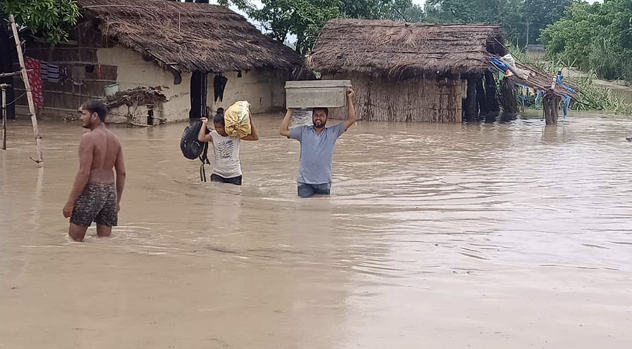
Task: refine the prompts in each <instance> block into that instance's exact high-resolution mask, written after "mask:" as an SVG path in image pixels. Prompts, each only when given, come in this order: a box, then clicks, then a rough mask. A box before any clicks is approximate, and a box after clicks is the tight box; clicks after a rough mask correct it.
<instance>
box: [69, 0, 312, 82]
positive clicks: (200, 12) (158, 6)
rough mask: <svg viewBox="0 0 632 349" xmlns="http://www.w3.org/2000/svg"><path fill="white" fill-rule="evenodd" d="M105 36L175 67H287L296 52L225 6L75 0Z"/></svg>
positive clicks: (189, 69)
mask: <svg viewBox="0 0 632 349" xmlns="http://www.w3.org/2000/svg"><path fill="white" fill-rule="evenodd" d="M77 2H78V3H79V5H80V7H81V11H82V14H83V15H84V17H85V18H86V19H89V20H91V19H94V20H95V22H97V23H98V29H99V30H100V31H101V33H102V34H103V35H104V36H106V37H107V38H109V39H112V40H114V41H116V42H118V43H120V44H121V45H123V46H126V47H128V48H130V49H132V50H134V51H136V52H138V53H141V54H142V55H143V56H144V57H146V58H149V59H154V60H156V61H157V62H158V64H159V65H161V66H162V67H163V68H170V69H173V70H176V71H179V72H192V71H203V72H211V73H221V72H227V71H236V70H254V69H269V70H273V69H287V70H290V69H292V68H293V67H294V66H295V65H296V64H297V63H298V62H299V61H300V57H299V56H298V55H297V54H296V53H294V51H292V50H291V49H290V48H288V47H286V46H285V45H282V44H279V43H276V42H273V41H272V40H270V39H269V38H267V37H266V36H265V35H263V34H262V33H261V32H260V31H259V30H258V29H257V28H255V27H254V26H253V25H252V24H250V23H249V22H248V21H247V20H246V19H245V18H244V17H242V16H241V15H239V14H237V13H235V12H233V11H231V10H230V9H228V8H226V7H223V6H219V5H209V4H197V3H181V2H173V1H165V0H133V1H130V0H78V1H77Z"/></svg>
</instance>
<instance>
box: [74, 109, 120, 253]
mask: <svg viewBox="0 0 632 349" xmlns="http://www.w3.org/2000/svg"><path fill="white" fill-rule="evenodd" d="M80 112H81V117H80V119H81V123H82V126H83V127H84V128H87V129H89V130H90V131H88V132H86V133H85V134H84V135H83V136H81V142H80V144H79V171H78V173H77V177H76V178H75V181H74V184H73V188H72V191H71V192H70V196H69V197H68V202H67V203H66V205H65V206H64V209H63V214H64V217H66V218H68V217H70V229H69V231H68V234H69V235H70V237H71V238H72V239H73V240H75V241H83V238H84V236H85V234H86V230H87V229H88V227H89V226H90V225H91V224H92V222H96V223H97V235H98V236H109V235H110V234H111V232H112V227H113V226H116V225H117V222H118V211H119V210H120V205H119V204H120V201H121V195H122V194H123V188H124V186H125V177H126V175H125V164H124V161H123V150H122V147H121V143H120V142H119V140H118V138H117V137H116V135H115V134H114V133H112V132H111V131H110V130H108V129H107V128H106V127H105V124H104V120H105V116H106V114H107V109H106V107H105V105H103V103H100V102H88V103H85V104H84V105H83V106H82V107H81V109H80ZM113 170H114V171H113ZM115 172H116V178H115V176H114V173H115Z"/></svg>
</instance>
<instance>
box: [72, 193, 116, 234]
mask: <svg viewBox="0 0 632 349" xmlns="http://www.w3.org/2000/svg"><path fill="white" fill-rule="evenodd" d="M92 222H96V223H97V224H99V225H105V226H108V227H114V226H116V224H117V222H118V214H117V212H116V187H115V186H114V183H88V184H86V187H85V188H84V189H83V192H82V193H81V195H79V197H78V198H77V201H75V208H74V209H73V211H72V217H70V223H72V224H76V225H81V226H84V227H89V226H90V224H92Z"/></svg>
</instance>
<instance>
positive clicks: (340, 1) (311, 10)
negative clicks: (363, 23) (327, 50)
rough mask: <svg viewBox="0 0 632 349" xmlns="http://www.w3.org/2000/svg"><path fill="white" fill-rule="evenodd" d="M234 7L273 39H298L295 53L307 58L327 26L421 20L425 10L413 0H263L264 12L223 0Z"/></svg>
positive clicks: (244, 0) (237, 0)
mask: <svg viewBox="0 0 632 349" xmlns="http://www.w3.org/2000/svg"><path fill="white" fill-rule="evenodd" d="M219 3H220V4H221V5H229V4H233V5H235V6H237V7H238V8H239V9H240V10H242V11H244V12H245V13H246V14H247V15H248V16H249V17H250V18H252V19H253V20H255V21H257V22H259V23H260V24H261V26H262V27H263V29H264V32H265V33H266V34H267V35H268V36H270V37H271V38H272V39H274V40H277V41H279V42H285V41H286V39H287V38H288V36H289V35H295V36H296V43H295V50H296V51H297V52H298V53H300V54H306V53H307V52H308V51H309V50H310V49H311V47H312V45H313V43H314V40H316V37H317V36H318V32H319V31H320V29H321V28H322V27H323V25H325V23H326V22H327V21H328V20H330V19H332V18H337V17H345V18H365V19H399V20H410V21H418V20H422V17H423V10H422V9H421V7H419V6H413V4H412V1H411V0H364V1H358V0H262V1H261V3H262V6H261V8H257V7H255V6H253V5H252V4H251V3H250V2H248V1H247V0H220V1H219Z"/></svg>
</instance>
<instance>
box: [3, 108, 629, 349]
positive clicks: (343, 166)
mask: <svg viewBox="0 0 632 349" xmlns="http://www.w3.org/2000/svg"><path fill="white" fill-rule="evenodd" d="M255 122H256V124H257V125H258V129H259V136H260V141H258V142H243V143H242V146H241V159H242V167H243V172H244V185H243V187H241V188H238V187H236V186H232V185H228V184H215V183H201V182H200V180H199V173H198V172H199V161H190V160H186V159H185V158H184V157H183V156H182V155H181V153H180V149H179V140H180V136H181V133H182V129H183V128H184V124H172V125H166V126H159V127H154V128H120V127H113V128H112V129H113V131H114V132H115V133H116V134H117V135H118V136H119V138H120V139H121V142H122V144H123V147H124V154H125V161H126V166H127V176H128V178H127V186H126V189H125V193H124V196H123V200H122V203H121V214H120V217H119V224H120V226H119V227H117V228H115V230H114V233H113V236H112V237H111V238H97V237H96V236H95V235H96V232H95V229H94V227H92V228H90V229H89V230H88V236H87V238H86V241H85V242H84V243H74V242H71V241H70V240H69V239H68V237H67V235H66V234H67V229H68V221H67V220H65V219H64V218H63V216H62V207H63V205H64V203H65V201H66V199H67V196H68V194H69V192H70V189H71V185H72V180H73V179H74V176H75V174H76V171H77V168H78V161H77V155H76V154H77V146H78V139H79V137H80V135H81V134H82V132H83V130H82V129H81V126H80V125H79V124H72V123H61V122H42V123H41V124H40V127H41V133H42V135H43V136H44V139H43V146H44V159H45V166H44V168H41V169H40V168H38V167H37V166H36V165H35V164H34V163H33V162H32V161H31V160H29V156H35V154H34V149H35V147H34V145H33V141H32V130H31V126H30V124H29V122H28V121H18V122H10V123H9V133H8V140H9V141H8V146H9V149H8V150H7V151H0V348H3V349H4V348H7V349H14V348H60V349H61V348H64V349H66V348H107V349H111V348H117V349H120V348H152V349H154V348H257V349H267V348H376V349H382V348H484V349H489V348H502V349H505V348H554V349H559V348H573V349H577V348H609V349H614V348H626V349H627V348H630V345H631V344H630V343H632V189H631V188H632V167H631V166H630V164H632V143H629V142H626V140H625V137H629V136H632V122H631V121H629V120H617V119H605V118H598V117H593V118H589V117H575V118H567V119H563V120H561V122H560V125H558V126H557V127H548V128H545V127H544V124H543V121H541V120H516V121H513V122H511V123H507V124H480V125H479V124H476V125H429V124H414V125H406V124H387V123H367V122H360V123H359V124H358V125H357V126H354V127H352V128H351V129H350V130H349V132H347V134H345V135H343V136H342V137H341V138H340V140H339V142H338V145H337V148H336V153H335V158H334V170H333V172H334V183H333V188H332V195H331V197H319V198H313V199H299V198H298V197H297V196H296V183H295V180H296V173H297V169H298V157H299V153H298V151H299V144H298V143H297V142H295V141H290V140H286V139H284V138H282V137H280V136H279V135H278V128H279V124H280V122H281V115H274V116H272V115H267V116H255ZM207 171H208V172H207V173H208V174H209V175H210V172H211V170H210V167H208V168H207Z"/></svg>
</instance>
